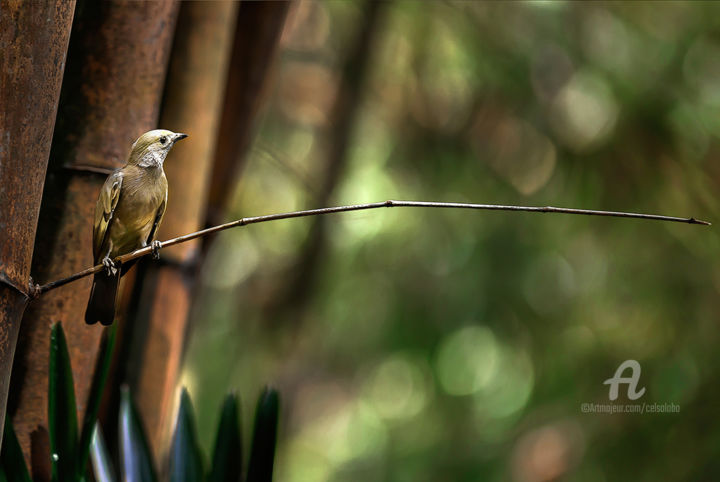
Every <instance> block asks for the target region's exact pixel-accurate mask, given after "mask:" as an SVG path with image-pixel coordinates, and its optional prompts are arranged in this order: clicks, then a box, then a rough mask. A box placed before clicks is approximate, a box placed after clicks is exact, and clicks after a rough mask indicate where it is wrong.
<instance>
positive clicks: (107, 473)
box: [90, 325, 115, 482]
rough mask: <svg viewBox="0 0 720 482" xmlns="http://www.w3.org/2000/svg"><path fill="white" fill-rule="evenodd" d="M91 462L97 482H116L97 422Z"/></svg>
mask: <svg viewBox="0 0 720 482" xmlns="http://www.w3.org/2000/svg"><path fill="white" fill-rule="evenodd" d="M113 326H115V325H113ZM90 460H91V461H92V466H93V475H95V480H96V482H115V471H114V470H113V466H112V462H111V461H110V454H109V453H108V451H107V447H106V446H105V439H104V438H103V435H102V430H100V424H99V423H97V422H96V423H95V428H94V429H93V433H92V437H90Z"/></svg>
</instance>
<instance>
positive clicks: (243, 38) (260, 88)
mask: <svg viewBox="0 0 720 482" xmlns="http://www.w3.org/2000/svg"><path fill="white" fill-rule="evenodd" d="M289 5H290V3H289V2H242V3H241V4H240V12H239V13H238V21H237V27H236V29H235V40H234V43H233V51H232V58H231V61H230V69H229V71H228V77H227V88H226V91H225V101H224V103H223V112H222V120H221V122H220V129H219V136H218V141H217V147H216V149H215V156H214V158H215V163H214V165H213V170H212V180H211V184H210V186H211V187H210V191H209V196H208V213H207V221H206V225H207V226H214V225H216V224H219V223H220V222H222V220H223V216H224V213H225V208H226V206H227V203H228V201H229V198H230V196H231V195H232V189H233V188H234V186H235V185H236V181H237V177H238V173H239V172H240V169H241V167H242V165H243V159H244V154H245V151H246V150H247V147H248V145H249V143H250V139H251V138H252V128H253V123H254V121H255V118H256V114H257V112H258V109H259V107H260V105H261V103H262V100H263V92H264V90H265V85H266V84H267V83H268V77H269V76H268V70H269V68H270V66H271V65H272V62H273V59H274V58H275V53H276V52H277V47H278V44H279V41H280V33H281V32H282V28H283V25H284V24H285V17H286V15H287V11H288V8H289ZM212 238H213V236H208V237H206V238H205V241H204V243H203V245H204V246H207V245H208V244H209V243H210V241H211V240H212Z"/></svg>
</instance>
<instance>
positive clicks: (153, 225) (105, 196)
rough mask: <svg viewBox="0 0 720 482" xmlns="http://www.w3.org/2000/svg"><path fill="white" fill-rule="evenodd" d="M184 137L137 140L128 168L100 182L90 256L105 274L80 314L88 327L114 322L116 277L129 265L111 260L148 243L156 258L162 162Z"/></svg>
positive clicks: (154, 134)
mask: <svg viewBox="0 0 720 482" xmlns="http://www.w3.org/2000/svg"><path fill="white" fill-rule="evenodd" d="M186 137H187V134H179V133H176V132H171V131H168V130H164V129H156V130H152V131H149V132H146V133H145V134H143V135H141V136H140V137H139V138H138V140H136V141H135V143H134V144H133V145H132V150H131V151H130V157H128V161H127V164H125V166H123V167H122V168H120V169H116V170H115V171H113V172H112V173H111V174H110V175H109V176H108V178H107V180H106V181H105V184H104V185H103V187H102V190H101V191H100V196H99V197H98V201H97V205H96V206H95V222H94V223H93V255H94V259H95V264H98V263H102V264H103V265H105V268H106V269H105V271H100V272H98V273H95V277H94V279H93V286H92V291H91V292H90V301H88V306H87V310H86V311H85V322H86V323H87V324H93V323H97V322H98V321H99V322H100V323H102V324H103V325H111V324H112V322H113V319H114V318H115V298H116V295H117V289H118V284H119V283H120V277H121V276H122V275H123V274H125V273H126V272H127V270H128V269H129V268H130V267H131V266H132V264H133V262H132V261H131V262H130V263H126V264H124V265H123V266H121V267H120V269H118V268H117V267H116V266H115V265H114V264H113V261H112V259H113V258H115V257H116V256H120V255H121V254H126V253H129V252H131V251H135V250H136V249H140V248H144V247H145V246H147V245H148V243H152V246H153V254H154V255H155V257H156V258H157V256H158V250H159V249H160V244H159V243H158V242H157V241H155V236H156V234H157V229H158V226H159V225H160V222H161V221H162V218H163V214H165V207H166V206H167V198H168V184H167V178H166V177H165V171H163V162H164V161H165V157H167V155H168V152H170V149H172V147H173V145H175V143H176V142H177V141H179V140H180V139H184V138H186Z"/></svg>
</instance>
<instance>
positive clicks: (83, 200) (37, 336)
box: [12, 1, 177, 478]
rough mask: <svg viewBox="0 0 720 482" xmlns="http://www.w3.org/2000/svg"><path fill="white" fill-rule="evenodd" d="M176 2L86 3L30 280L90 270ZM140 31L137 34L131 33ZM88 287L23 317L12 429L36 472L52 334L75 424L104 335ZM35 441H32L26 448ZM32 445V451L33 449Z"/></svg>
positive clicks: (145, 109) (147, 106)
mask: <svg viewBox="0 0 720 482" xmlns="http://www.w3.org/2000/svg"><path fill="white" fill-rule="evenodd" d="M176 15H177V5H176V4H175V3H174V2H170V1H162V2H137V3H134V2H85V3H84V4H83V8H82V9H79V11H78V13H77V16H76V19H75V22H74V24H73V34H72V39H71V42H70V48H69V52H68V64H67V69H66V76H65V80H64V82H63V88H62V94H61V99H60V108H59V114H58V124H57V129H56V136H55V142H54V143H53V147H52V151H51V156H50V157H51V161H50V166H49V169H48V181H47V182H46V186H45V192H44V194H43V203H42V208H41V214H40V223H39V229H38V236H37V241H36V245H35V256H34V258H33V268H32V272H33V276H34V277H35V278H36V281H42V280H50V279H54V278H57V277H58V276H63V275H64V274H66V273H68V272H72V271H74V270H77V269H78V268H80V267H82V266H85V265H87V264H88V263H92V223H93V213H94V209H95V203H96V200H97V196H98V192H99V189H100V186H101V185H102V183H103V182H104V180H105V177H106V176H107V173H108V172H109V171H110V170H112V169H114V168H117V167H120V166H122V165H123V164H124V163H125V160H126V157H127V154H128V152H129V149H130V145H131V144H132V142H133V141H134V140H135V139H136V138H137V137H138V136H139V135H140V134H142V133H143V132H145V131H147V130H150V129H153V128H155V127H156V125H157V124H156V123H157V118H158V112H159V104H160V99H161V96H162V89H163V85H164V79H165V70H166V65H167V58H168V56H169V51H170V45H171V41H172V34H173V29H174V24H175V17H176ZM139 32H142V35H140V34H138V33H139ZM90 284H91V282H90V279H86V280H83V281H82V282H81V283H78V284H77V285H75V286H73V287H66V288H64V289H58V290H56V291H55V292H53V293H48V294H47V296H43V297H42V298H40V299H38V300H37V301H35V302H33V303H32V304H31V306H30V308H29V309H28V310H27V313H26V315H25V317H24V319H23V326H22V329H21V330H20V342H19V344H18V351H17V357H16V369H15V371H14V373H16V374H17V375H18V376H14V377H13V387H12V395H13V397H12V404H13V407H15V408H16V410H15V413H14V416H13V422H14V423H15V427H16V430H17V432H18V437H19V439H20V443H21V446H22V448H23V451H24V453H25V456H26V457H29V454H30V453H31V450H32V452H33V454H34V457H33V458H34V459H35V466H34V467H33V471H34V473H35V474H36V478H37V474H39V473H42V472H44V471H45V470H46V467H41V466H39V465H38V464H40V463H41V462H42V461H43V460H47V461H49V456H50V455H49V454H47V453H45V454H44V455H43V452H45V451H47V446H46V443H45V440H46V438H47V431H46V427H47V387H48V380H47V369H48V353H49V338H50V326H51V324H52V323H54V322H58V321H61V322H62V323H63V327H64V328H65V332H66V334H67V341H68V348H69V351H70V357H71V360H72V367H73V376H74V381H75V392H76V398H77V402H78V406H79V410H80V413H79V414H78V415H79V416H80V417H82V415H83V412H84V406H85V403H86V401H87V396H88V390H89V388H90V382H91V379H92V372H93V369H94V366H95V357H96V355H97V348H98V343H99V339H100V335H101V333H102V327H100V326H87V325H86V324H85V322H84V319H83V313H84V311H85V307H86V305H87V301H88V296H89V291H90ZM31 441H32V442H31ZM31 445H32V447H31Z"/></svg>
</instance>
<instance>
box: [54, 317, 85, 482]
mask: <svg viewBox="0 0 720 482" xmlns="http://www.w3.org/2000/svg"><path fill="white" fill-rule="evenodd" d="M48 378H49V385H50V386H49V393H48V421H49V426H50V452H51V464H52V480H57V481H62V482H65V481H74V480H76V479H77V475H78V472H77V449H78V429H77V406H76V405H75V387H74V386H73V377H72V368H71V366H70V355H69V354H68V349H67V342H66V341H65V333H64V332H63V329H62V325H61V324H60V323H56V324H54V325H53V327H52V332H51V334H50V373H49V375H48Z"/></svg>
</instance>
